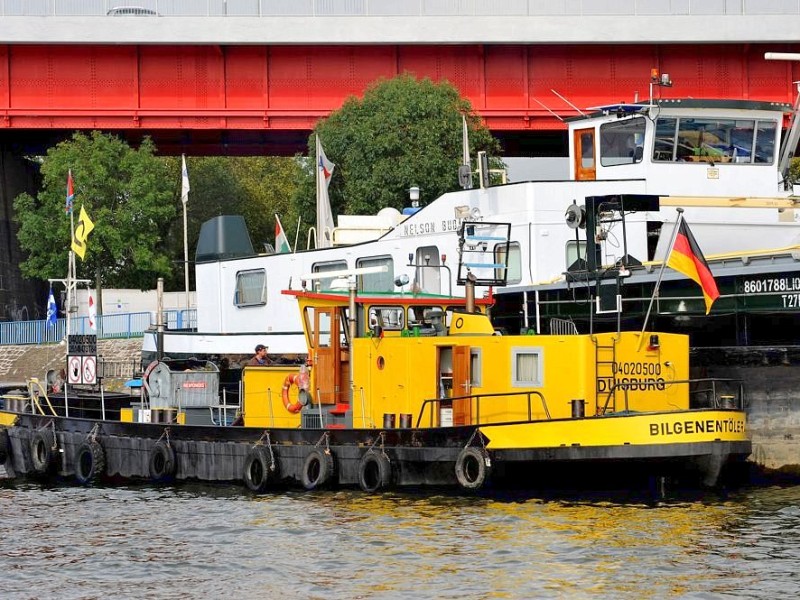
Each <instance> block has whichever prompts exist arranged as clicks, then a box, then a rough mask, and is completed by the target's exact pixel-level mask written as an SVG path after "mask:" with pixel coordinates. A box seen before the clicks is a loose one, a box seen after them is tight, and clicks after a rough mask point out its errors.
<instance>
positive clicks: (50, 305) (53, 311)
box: [47, 285, 58, 327]
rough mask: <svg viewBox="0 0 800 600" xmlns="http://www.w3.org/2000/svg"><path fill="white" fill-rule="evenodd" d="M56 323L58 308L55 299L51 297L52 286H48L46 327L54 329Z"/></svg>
mask: <svg viewBox="0 0 800 600" xmlns="http://www.w3.org/2000/svg"><path fill="white" fill-rule="evenodd" d="M56 321H58V307H57V306H56V297H55V296H53V286H52V285H51V286H50V295H49V296H47V326H48V327H55V325H56Z"/></svg>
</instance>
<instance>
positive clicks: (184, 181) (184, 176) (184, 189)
mask: <svg viewBox="0 0 800 600" xmlns="http://www.w3.org/2000/svg"><path fill="white" fill-rule="evenodd" d="M191 189H192V188H191V187H189V171H187V170H186V155H185V154H181V202H183V203H184V204H186V203H187V202H188V201H189V191H190V190H191Z"/></svg>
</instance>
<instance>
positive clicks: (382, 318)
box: [369, 306, 406, 331]
mask: <svg viewBox="0 0 800 600" xmlns="http://www.w3.org/2000/svg"><path fill="white" fill-rule="evenodd" d="M375 325H380V326H381V328H382V329H385V330H386V331H400V330H401V329H403V328H404V327H405V325H406V322H405V314H404V313H403V307H402V306H371V307H370V309H369V328H370V329H372V328H373V327H374V326H375Z"/></svg>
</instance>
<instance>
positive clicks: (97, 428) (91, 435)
mask: <svg viewBox="0 0 800 600" xmlns="http://www.w3.org/2000/svg"><path fill="white" fill-rule="evenodd" d="M99 431H100V423H95V424H94V427H92V430H91V431H90V432H89V434H88V435H87V436H86V439H87V440H89V441H90V442H96V441H97V433H98V432H99Z"/></svg>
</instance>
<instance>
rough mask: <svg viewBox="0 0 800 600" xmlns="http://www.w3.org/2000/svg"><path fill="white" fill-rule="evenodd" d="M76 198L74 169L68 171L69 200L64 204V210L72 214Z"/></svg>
mask: <svg viewBox="0 0 800 600" xmlns="http://www.w3.org/2000/svg"><path fill="white" fill-rule="evenodd" d="M73 200H75V188H74V186H73V184H72V169H70V170H69V171H67V202H66V204H65V205H64V212H65V213H67V214H70V213H71V212H72V202H73Z"/></svg>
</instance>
